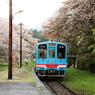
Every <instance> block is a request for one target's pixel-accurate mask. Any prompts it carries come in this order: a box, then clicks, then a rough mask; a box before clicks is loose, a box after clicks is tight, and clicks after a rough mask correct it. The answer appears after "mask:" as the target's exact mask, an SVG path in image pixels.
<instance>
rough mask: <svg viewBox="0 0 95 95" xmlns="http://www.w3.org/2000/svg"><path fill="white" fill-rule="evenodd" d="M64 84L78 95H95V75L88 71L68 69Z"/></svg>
mask: <svg viewBox="0 0 95 95" xmlns="http://www.w3.org/2000/svg"><path fill="white" fill-rule="evenodd" d="M62 83H63V84H65V85H66V86H67V87H69V88H70V89H72V90H73V91H74V92H76V93H77V94H78V95H95V74H92V73H90V72H88V71H82V70H78V69H72V68H67V71H66V75H65V77H64V81H63V82H62Z"/></svg>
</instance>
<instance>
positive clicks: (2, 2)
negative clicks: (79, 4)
mask: <svg viewBox="0 0 95 95" xmlns="http://www.w3.org/2000/svg"><path fill="white" fill-rule="evenodd" d="M12 1H13V7H12V8H13V14H15V13H16V12H17V11H20V10H23V12H21V13H19V14H16V15H15V16H14V19H13V22H15V23H17V24H19V23H23V24H24V25H26V26H29V27H40V26H41V24H42V22H43V21H45V19H47V18H49V17H50V16H51V15H52V14H53V13H54V12H55V11H56V10H57V9H58V8H59V7H60V6H61V5H62V4H61V2H63V1H65V0H12ZM0 17H3V18H8V17H9V0H0Z"/></svg>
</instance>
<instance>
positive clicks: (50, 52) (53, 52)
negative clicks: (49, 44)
mask: <svg viewBox="0 0 95 95" xmlns="http://www.w3.org/2000/svg"><path fill="white" fill-rule="evenodd" d="M54 57H55V50H54V49H50V50H49V58H54Z"/></svg>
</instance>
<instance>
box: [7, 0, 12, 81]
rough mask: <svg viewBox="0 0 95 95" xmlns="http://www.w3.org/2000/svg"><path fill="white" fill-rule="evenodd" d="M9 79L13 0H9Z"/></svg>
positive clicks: (10, 75) (10, 73)
mask: <svg viewBox="0 0 95 95" xmlns="http://www.w3.org/2000/svg"><path fill="white" fill-rule="evenodd" d="M8 79H12V0H9V65H8Z"/></svg>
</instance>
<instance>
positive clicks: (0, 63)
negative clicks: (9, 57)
mask: <svg viewBox="0 0 95 95" xmlns="http://www.w3.org/2000/svg"><path fill="white" fill-rule="evenodd" d="M5 67H8V63H5V62H0V69H3V68H5Z"/></svg>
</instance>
